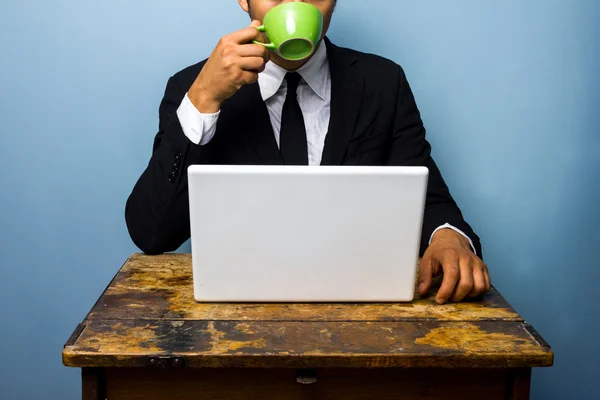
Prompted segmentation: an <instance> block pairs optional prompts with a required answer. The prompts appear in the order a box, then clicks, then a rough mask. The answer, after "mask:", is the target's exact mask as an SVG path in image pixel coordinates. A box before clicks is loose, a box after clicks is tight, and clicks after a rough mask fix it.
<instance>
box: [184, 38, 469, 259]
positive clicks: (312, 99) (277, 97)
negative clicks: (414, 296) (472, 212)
mask: <svg viewBox="0 0 600 400" xmlns="http://www.w3.org/2000/svg"><path fill="white" fill-rule="evenodd" d="M296 72H298V73H299V74H300V75H301V76H302V81H301V82H300V85H299V86H298V103H299V104H300V109H302V115H303V116H304V124H305V127H306V141H307V145H308V149H307V150H308V164H309V165H320V164H321V157H322V155H323V148H324V147H325V136H326V135H327V131H328V129H329V119H330V117H331V72H330V70H329V61H328V59H327V49H326V47H325V44H324V43H323V42H321V44H320V45H319V48H318V49H317V51H316V52H315V54H314V55H313V56H312V58H311V59H310V60H308V61H307V62H306V64H304V65H303V66H302V67H301V68H299V69H298V70H297V71H296ZM287 73H288V71H287V70H285V69H284V68H282V67H280V66H279V65H277V64H275V63H273V62H268V63H267V65H266V66H265V70H264V71H263V72H261V73H260V74H258V85H259V87H260V93H261V96H262V99H263V100H264V102H265V105H266V106H267V109H268V111H269V117H270V119H271V125H272V127H273V134H274V135H275V140H276V142H277V146H279V137H280V135H279V134H280V130H281V114H282V110H283V103H284V102H285V97H286V95H287V82H286V81H285V75H286V74H287ZM219 114H220V112H217V113H215V114H203V113H200V111H198V109H197V108H196V107H195V106H194V105H193V104H192V102H191V101H190V99H189V98H188V95H187V94H186V95H185V97H184V99H183V101H182V102H181V105H180V106H179V108H178V109H177V117H178V118H179V122H180V124H181V128H182V130H183V133H184V134H185V135H186V136H187V137H188V139H190V141H191V142H192V143H194V144H196V145H200V146H202V145H205V144H207V143H209V142H210V141H211V140H212V138H213V137H214V135H215V133H216V130H217V121H218V119H219ZM443 228H449V229H452V230H454V231H456V232H458V233H460V234H461V235H462V236H464V237H465V238H467V239H468V240H469V243H470V244H471V248H472V249H473V251H475V247H474V246H473V242H472V241H471V239H470V238H469V237H468V236H467V235H465V234H464V233H463V232H462V231H461V230H460V229H458V228H455V227H454V226H452V225H449V224H445V225H442V226H440V227H439V228H437V229H436V230H435V231H434V232H433V234H435V232H437V231H438V230H440V229H443ZM433 234H432V235H431V238H433ZM431 238H430V242H431Z"/></svg>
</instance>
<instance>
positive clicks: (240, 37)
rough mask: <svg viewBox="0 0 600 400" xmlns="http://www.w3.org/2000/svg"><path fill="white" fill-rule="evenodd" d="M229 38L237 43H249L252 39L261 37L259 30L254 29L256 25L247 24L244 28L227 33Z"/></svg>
mask: <svg viewBox="0 0 600 400" xmlns="http://www.w3.org/2000/svg"><path fill="white" fill-rule="evenodd" d="M227 38H228V39H229V40H232V41H233V42H234V43H237V44H244V43H250V42H251V41H253V40H259V39H261V36H260V32H259V31H258V29H256V26H249V27H247V28H244V29H240V30H239V31H237V32H233V33H230V34H229V35H227Z"/></svg>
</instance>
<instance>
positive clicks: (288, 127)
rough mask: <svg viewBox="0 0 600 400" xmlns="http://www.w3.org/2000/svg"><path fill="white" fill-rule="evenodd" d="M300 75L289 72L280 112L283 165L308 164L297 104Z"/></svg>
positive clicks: (300, 113)
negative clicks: (285, 93) (285, 94)
mask: <svg viewBox="0 0 600 400" xmlns="http://www.w3.org/2000/svg"><path fill="white" fill-rule="evenodd" d="M301 79H302V77H301V76H300V74H298V73H297V72H289V73H288V74H287V75H286V76H285V80H286V81H287V96H286V98H285V103H283V111H282V113H281V131H280V137H279V149H280V151H281V157H283V161H284V162H285V165H308V149H307V142H306V127H305V126H304V117H303V116H302V110H301V109H300V104H298V96H297V90H298V84H299V83H300V80H301Z"/></svg>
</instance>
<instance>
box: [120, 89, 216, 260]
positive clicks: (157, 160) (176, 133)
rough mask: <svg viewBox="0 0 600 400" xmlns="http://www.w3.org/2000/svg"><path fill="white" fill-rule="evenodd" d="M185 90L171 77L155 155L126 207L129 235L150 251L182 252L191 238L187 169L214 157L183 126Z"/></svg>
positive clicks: (162, 102) (161, 116)
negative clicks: (181, 113)
mask: <svg viewBox="0 0 600 400" xmlns="http://www.w3.org/2000/svg"><path fill="white" fill-rule="evenodd" d="M186 91H187V90H186ZM186 91H183V90H182V89H181V88H180V86H179V84H178V82H177V81H176V78H174V77H171V78H170V79H169V82H168V83H167V87H166V90H165V94H164V97H163V99H162V101H161V103H160V107H159V130H158V133H157V134H156V137H155V138H154V146H153V150H152V157H151V158H150V162H149V163H148V166H147V167H146V169H145V170H144V172H143V173H142V175H141V177H140V178H139V180H138V181H137V183H136V185H135V187H134V188H133V191H132V193H131V195H130V196H129V198H128V200H127V204H126V206H125V221H126V223H127V229H128V230H129V234H130V236H131V238H132V240H133V242H134V243H135V244H136V246H138V247H139V248H140V249H141V250H142V251H143V252H144V253H147V254H161V253H165V252H169V251H174V250H177V249H178V248H179V247H180V246H181V245H182V244H183V243H184V242H185V241H186V240H187V239H189V237H190V216H189V199H188V181H187V168H188V167H189V166H190V165H191V164H206V163H210V159H211V153H212V146H211V144H210V143H209V144H208V145H206V146H197V145H195V144H193V143H192V142H191V141H190V140H189V139H188V138H187V137H186V136H185V134H184V133H183V130H182V128H181V124H180V122H179V118H178V116H177V109H178V107H179V106H180V104H181V102H182V100H183V98H184V96H185V93H186Z"/></svg>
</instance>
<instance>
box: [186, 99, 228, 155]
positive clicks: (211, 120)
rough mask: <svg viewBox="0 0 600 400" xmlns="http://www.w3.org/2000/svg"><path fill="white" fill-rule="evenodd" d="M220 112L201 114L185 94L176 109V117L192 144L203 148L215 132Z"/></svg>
mask: <svg viewBox="0 0 600 400" xmlns="http://www.w3.org/2000/svg"><path fill="white" fill-rule="evenodd" d="M220 114H221V111H217V112H216V113H214V114H203V113H201V112H200V111H198V109H197V108H196V107H195V106H194V104H193V103H192V101H191V100H190V98H189V97H188V95H187V93H186V94H185V97H184V98H183V101H182V102H181V104H180V105H179V108H178V109H177V117H178V118H179V123H180V124H181V129H183V133H184V134H185V136H187V138H188V139H190V141H191V142H192V143H194V144H199V145H200V146H204V145H205V144H207V143H209V142H210V141H211V140H212V138H213V136H215V132H216V131H217V121H218V120H219V115H220Z"/></svg>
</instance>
